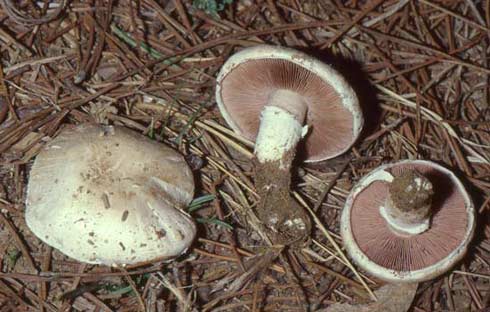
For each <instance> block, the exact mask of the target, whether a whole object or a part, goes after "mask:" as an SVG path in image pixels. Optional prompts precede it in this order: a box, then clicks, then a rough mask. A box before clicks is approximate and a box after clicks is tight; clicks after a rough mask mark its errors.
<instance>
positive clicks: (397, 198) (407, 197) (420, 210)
mask: <svg viewBox="0 0 490 312" xmlns="http://www.w3.org/2000/svg"><path fill="white" fill-rule="evenodd" d="M417 181H419V182H418V183H417ZM427 183H429V184H430V181H429V180H428V179H427V178H426V177H424V176H423V175H422V174H421V173H419V172H417V171H416V170H406V171H404V172H402V173H401V174H400V175H399V176H396V177H395V179H394V180H393V182H392V183H391V185H390V190H389V192H390V199H391V201H392V203H393V207H395V208H396V210H397V211H399V212H400V213H401V214H402V215H406V216H407V218H405V219H408V220H406V221H408V222H410V221H415V222H416V221H420V220H421V219H423V218H425V217H427V215H428V214H429V213H430V206H431V203H432V195H433V194H434V192H433V190H432V187H431V188H430V189H425V188H424V187H422V186H423V185H426V184H427Z"/></svg>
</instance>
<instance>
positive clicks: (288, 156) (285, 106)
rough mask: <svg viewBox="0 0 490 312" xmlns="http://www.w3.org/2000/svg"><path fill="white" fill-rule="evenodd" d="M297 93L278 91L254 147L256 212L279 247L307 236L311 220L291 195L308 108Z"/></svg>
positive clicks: (262, 118)
mask: <svg viewBox="0 0 490 312" xmlns="http://www.w3.org/2000/svg"><path fill="white" fill-rule="evenodd" d="M303 101H304V100H303V98H302V97H301V96H300V95H298V94H297V93H295V92H292V91H288V90H279V91H277V92H275V93H274V94H273V95H272V96H271V98H270V99H269V102H268V105H267V106H265V107H264V109H263V110H262V113H261V119H260V127H259V132H258V135H257V139H256V143H255V157H256V166H255V170H256V186H257V191H258V193H259V195H260V198H261V200H260V203H259V204H258V205H257V208H256V211H257V214H258V215H259V217H260V219H261V220H262V221H263V222H264V224H265V225H266V227H267V228H268V229H269V230H270V231H271V232H272V234H273V236H274V238H273V241H274V242H275V243H277V244H291V243H292V242H294V241H299V240H301V239H302V238H304V237H305V236H307V235H308V233H309V230H310V228H311V224H310V220H309V218H308V216H307V214H306V213H305V212H304V210H303V209H302V208H301V207H300V206H299V205H298V204H297V203H296V201H294V200H293V199H292V198H291V197H290V195H289V187H290V183H291V172H290V168H291V164H292V162H293V159H294V156H295V154H296V145H297V144H298V142H299V141H300V140H301V138H302V137H303V136H304V134H305V130H306V127H303V122H304V119H305V115H306V105H304V102H303Z"/></svg>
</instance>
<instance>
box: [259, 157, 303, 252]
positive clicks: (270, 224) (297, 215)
mask: <svg viewBox="0 0 490 312" xmlns="http://www.w3.org/2000/svg"><path fill="white" fill-rule="evenodd" d="M255 163H256V166H255V170H256V172H255V185H256V188H257V192H258V194H259V196H260V202H259V203H258V205H257V206H256V208H255V212H256V213H257V216H258V217H259V219H260V220H261V221H262V222H263V223H264V225H265V227H266V229H267V230H268V234H269V237H270V238H271V240H272V242H273V243H274V244H280V245H294V244H301V243H303V242H304V241H305V239H306V238H307V237H309V235H310V231H311V221H310V218H309V216H308V214H307V212H306V211H305V210H304V209H303V208H302V207H301V206H300V205H299V204H298V203H297V202H296V201H295V200H294V199H293V198H292V197H291V195H290V193H289V189H290V184H291V172H290V171H288V170H284V169H280V168H279V161H276V162H267V163H265V164H262V163H259V162H258V161H257V160H256V161H255Z"/></svg>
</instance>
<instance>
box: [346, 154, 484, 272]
mask: <svg viewBox="0 0 490 312" xmlns="http://www.w3.org/2000/svg"><path fill="white" fill-rule="evenodd" d="M474 227H475V220H474V207H473V203H472V201H471V199H470V197H469V195H468V193H467V191H466V190H465V188H464V186H463V184H462V183H461V181H460V180H459V179H458V178H457V177H456V176H455V175H454V173H452V172H451V171H450V170H448V169H446V168H444V167H442V166H440V165H437V164H435V163H433V162H430V161H423V160H405V161H400V162H397V163H394V164H389V165H383V166H381V167H378V168H376V169H375V170H373V171H372V172H370V173H369V174H368V175H366V176H365V177H364V178H362V179H361V180H360V181H359V183H358V184H357V185H356V186H355V187H354V188H353V189H352V191H351V193H350V195H349V196H348V198H347V201H346V204H345V207H344V210H343V212H342V217H341V226H340V229H341V234H342V238H343V240H344V245H345V247H346V249H347V252H348V253H349V255H350V256H351V257H352V258H353V259H354V261H355V262H356V263H357V264H358V265H359V266H360V267H362V268H363V269H364V270H366V271H367V272H369V273H370V274H372V275H374V276H377V277H378V278H380V279H383V280H387V281H391V282H420V281H425V280H429V279H431V278H434V277H436V276H438V275H441V274H443V273H444V272H446V271H447V270H449V269H450V268H451V267H452V266H453V265H454V264H455V263H456V262H457V261H459V260H460V259H461V258H462V257H463V255H464V254H465V253H466V250H467V247H468V244H469V242H470V240H471V238H472V236H473V232H474Z"/></svg>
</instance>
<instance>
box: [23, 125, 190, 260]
mask: <svg viewBox="0 0 490 312" xmlns="http://www.w3.org/2000/svg"><path fill="white" fill-rule="evenodd" d="M193 193H194V180H193V176H192V172H191V170H190V169H189V167H188V166H187V164H186V162H185V160H184V158H183V157H182V156H181V155H180V154H178V153H177V152H176V151H174V150H172V149H171V148H169V147H167V146H165V145H163V144H161V143H158V142H156V141H153V140H150V139H148V138H146V137H144V136H142V135H140V134H138V133H135V132H133V131H130V130H128V129H125V128H123V127H118V126H102V125H92V124H85V125H81V126H76V127H71V128H65V129H63V130H62V131H61V132H60V134H59V135H58V136H57V137H56V138H55V139H53V140H52V141H51V142H49V143H48V144H47V146H46V147H45V148H44V149H43V150H42V151H41V152H40V153H39V155H38V156H37V158H36V160H35V162H34V165H33V166H32V169H31V172H30V177H29V183H28V189H27V201H26V212H25V217H26V222H27V225H28V227H29V228H30V229H31V231H32V232H33V233H34V234H35V235H36V236H37V237H39V238H40V239H41V240H42V241H44V242H45V243H47V244H48V245H50V246H52V247H54V248H56V249H58V250H59V251H61V252H62V253H64V254H66V255H68V256H70V257H72V258H74V259H76V260H79V261H82V262H87V263H93V264H105V265H125V264H136V263H142V262H147V261H153V260H160V259H161V260H163V259H169V258H174V257H176V256H179V255H180V254H182V253H183V252H185V251H186V250H187V248H189V246H190V244H191V243H192V241H193V239H194V236H195V234H196V227H195V225H194V223H193V221H192V219H191V217H189V216H188V215H187V214H186V213H184V212H183V211H182V210H181V209H182V208H184V207H186V206H187V205H188V204H189V203H190V201H191V200H192V197H193Z"/></svg>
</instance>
